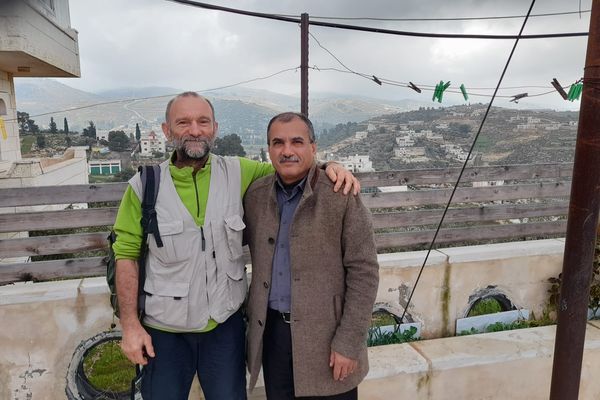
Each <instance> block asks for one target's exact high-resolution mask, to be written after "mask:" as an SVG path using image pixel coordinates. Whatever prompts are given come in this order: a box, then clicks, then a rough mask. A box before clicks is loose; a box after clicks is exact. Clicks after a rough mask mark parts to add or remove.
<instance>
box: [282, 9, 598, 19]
mask: <svg viewBox="0 0 600 400" xmlns="http://www.w3.org/2000/svg"><path fill="white" fill-rule="evenodd" d="M591 11H592V10H577V11H565V12H555V13H543V14H532V15H530V16H529V18H532V17H554V16H561V15H572V14H579V15H580V17H581V14H582V13H589V12H591ZM277 15H280V16H282V17H295V16H294V15H290V14H277ZM524 17H525V16H524V15H501V16H485V17H452V18H381V17H325V16H314V15H311V16H310V18H311V19H324V20H343V21H384V22H385V21H389V22H436V21H440V22H442V21H484V20H502V19H517V18H524Z"/></svg>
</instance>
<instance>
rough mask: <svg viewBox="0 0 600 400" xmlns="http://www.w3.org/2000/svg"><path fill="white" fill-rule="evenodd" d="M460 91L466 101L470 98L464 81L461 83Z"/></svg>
mask: <svg viewBox="0 0 600 400" xmlns="http://www.w3.org/2000/svg"><path fill="white" fill-rule="evenodd" d="M460 91H461V93H462V95H463V97H464V98H465V101H467V100H469V95H468V94H467V88H465V84H464V83H463V84H461V85H460Z"/></svg>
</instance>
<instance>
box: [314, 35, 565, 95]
mask: <svg viewBox="0 0 600 400" xmlns="http://www.w3.org/2000/svg"><path fill="white" fill-rule="evenodd" d="M308 34H309V35H310V37H311V38H312V39H313V40H314V41H315V42H316V44H317V46H319V47H320V48H321V49H323V50H324V51H325V52H326V53H327V54H329V55H330V56H331V57H332V58H333V59H334V60H335V61H337V62H338V64H340V65H341V66H342V67H344V70H342V69H339V68H318V67H311V69H314V70H317V71H335V72H342V73H349V74H354V75H357V76H360V77H361V78H364V79H367V80H369V81H373V80H374V78H375V77H377V79H378V81H379V82H381V83H382V84H386V85H390V86H398V87H405V88H409V83H408V82H401V81H396V80H392V79H388V78H383V77H381V76H380V75H375V74H367V73H364V72H358V71H356V70H354V69H352V68H350V67H348V66H347V65H346V64H345V63H344V62H343V61H342V60H340V58H339V57H338V56H336V55H335V54H334V53H333V51H331V50H329V49H328V48H327V47H325V46H324V45H323V44H322V43H321V42H320V41H319V39H318V38H317V37H316V36H315V35H314V34H313V33H312V32H309V33H308ZM416 85H417V86H418V87H419V88H421V89H422V90H425V91H431V92H432V91H434V90H435V85H427V84H420V83H416ZM526 88H541V89H550V88H552V86H541V85H533V86H525V85H523V86H509V87H505V88H499V89H498V90H514V89H526ZM494 89H496V88H495V87H494V88H476V87H470V88H469V96H474V97H488V98H489V97H492V96H491V95H489V94H484V93H477V92H472V90H494ZM563 89H566V87H563ZM445 92H446V93H454V94H461V95H462V92H461V91H458V90H454V89H447V90H446V91H445ZM550 93H554V89H552V90H549V91H546V92H543V93H536V94H531V95H528V96H527V97H538V96H545V95H547V94H550ZM496 97H500V98H507V99H510V98H513V97H514V95H497V96H496Z"/></svg>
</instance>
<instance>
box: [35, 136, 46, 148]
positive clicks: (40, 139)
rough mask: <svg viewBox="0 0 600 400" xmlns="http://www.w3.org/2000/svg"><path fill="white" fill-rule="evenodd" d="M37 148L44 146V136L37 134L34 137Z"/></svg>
mask: <svg viewBox="0 0 600 400" xmlns="http://www.w3.org/2000/svg"><path fill="white" fill-rule="evenodd" d="M35 140H36V143H37V147H38V149H43V148H44V147H46V137H45V136H44V135H37V137H36V138H35Z"/></svg>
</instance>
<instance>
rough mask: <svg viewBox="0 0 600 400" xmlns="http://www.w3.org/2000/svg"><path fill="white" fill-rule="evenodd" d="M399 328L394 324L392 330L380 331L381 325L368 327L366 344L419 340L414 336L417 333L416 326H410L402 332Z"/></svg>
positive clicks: (371, 345)
mask: <svg viewBox="0 0 600 400" xmlns="http://www.w3.org/2000/svg"><path fill="white" fill-rule="evenodd" d="M399 328H400V326H399V325H396V326H395V328H394V330H393V331H392V332H389V331H388V332H382V330H381V327H379V326H376V327H371V328H369V334H368V336H367V346H369V347H374V346H383V345H386V344H398V343H406V342H413V341H415V340H419V339H418V338H416V337H415V335H416V334H417V328H416V327H414V326H411V327H410V328H409V329H407V330H405V331H404V332H400V330H399Z"/></svg>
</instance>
